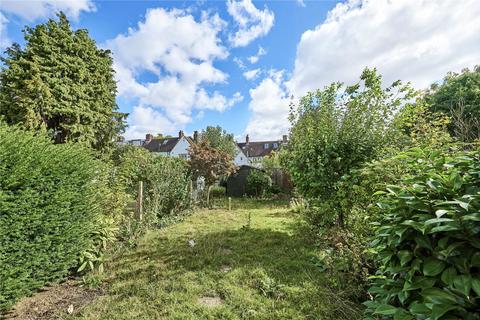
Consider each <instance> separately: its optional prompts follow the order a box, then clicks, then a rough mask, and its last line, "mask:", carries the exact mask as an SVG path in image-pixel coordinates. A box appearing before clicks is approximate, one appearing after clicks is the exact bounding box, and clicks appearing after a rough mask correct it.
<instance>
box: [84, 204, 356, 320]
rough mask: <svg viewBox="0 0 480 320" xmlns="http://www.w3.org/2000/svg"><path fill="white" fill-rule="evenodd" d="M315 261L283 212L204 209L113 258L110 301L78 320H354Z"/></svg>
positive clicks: (295, 222) (251, 207) (294, 220)
mask: <svg viewBox="0 0 480 320" xmlns="http://www.w3.org/2000/svg"><path fill="white" fill-rule="evenodd" d="M239 207H242V208H243V209H242V208H239ZM249 214H250V217H251V219H250V223H249V222H248V221H249V219H248V216H249ZM190 240H193V241H194V242H195V245H194V246H193V247H192V246H190V245H189V241H190ZM313 255H314V247H313V245H312V244H311V243H308V241H307V239H306V233H305V232H303V229H302V224H301V222H300V219H299V218H298V217H296V216H295V215H294V214H292V213H290V212H289V211H288V209H286V206H284V207H281V206H279V204H278V203H276V204H275V206H272V203H269V202H264V203H263V204H262V203H253V202H251V201H247V202H245V201H241V202H235V203H234V204H233V210H232V211H228V210H224V209H213V210H201V211H198V212H196V213H194V214H193V215H191V216H189V217H188V218H186V219H185V220H184V221H183V222H180V223H177V224H175V225H171V226H169V227H166V228H164V229H162V230H157V231H150V232H149V233H147V234H146V235H145V236H144V237H143V239H142V240H141V242H140V244H139V246H138V247H137V248H135V249H132V250H130V251H129V252H127V253H126V254H123V255H122V256H121V257H119V258H116V259H112V262H111V263H109V266H108V267H109V269H108V270H106V274H107V275H108V276H107V279H106V282H107V287H108V288H107V293H106V295H104V296H101V297H99V298H98V299H97V300H96V301H94V302H93V303H92V304H90V305H88V306H87V307H85V308H84V309H83V310H82V311H81V313H80V315H77V316H75V318H80V319H354V318H357V317H358V314H355V311H354V309H355V306H352V305H348V304H346V303H344V302H342V300H341V299H338V296H337V294H336V293H334V292H332V291H331V290H329V289H328V288H326V287H325V286H324V283H323V282H324V280H323V275H322V273H321V272H320V271H319V270H318V269H317V268H316V267H315V266H314V264H313V263H312V262H311V258H312V256H313Z"/></svg>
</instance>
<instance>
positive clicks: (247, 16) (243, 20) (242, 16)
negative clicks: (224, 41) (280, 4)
mask: <svg viewBox="0 0 480 320" xmlns="http://www.w3.org/2000/svg"><path fill="white" fill-rule="evenodd" d="M227 11H228V13H229V14H230V15H231V16H232V18H233V20H234V21H235V22H236V23H237V25H238V31H237V32H236V33H235V34H231V35H230V36H229V40H230V42H231V44H232V46H234V47H245V46H246V45H248V44H249V43H250V42H252V41H253V40H255V39H256V38H259V37H262V36H265V35H266V34H267V33H268V32H269V31H270V29H271V28H272V27H273V21H274V19H275V16H274V14H273V12H272V11H270V10H268V8H267V7H266V6H265V8H264V9H263V10H259V9H257V8H256V7H255V5H254V4H253V3H252V1H251V0H240V1H236V0H228V2H227Z"/></svg>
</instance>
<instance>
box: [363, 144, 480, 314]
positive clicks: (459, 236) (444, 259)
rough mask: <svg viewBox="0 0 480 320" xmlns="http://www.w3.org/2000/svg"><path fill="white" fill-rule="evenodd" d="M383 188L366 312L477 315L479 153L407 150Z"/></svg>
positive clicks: (479, 307)
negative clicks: (399, 170)
mask: <svg viewBox="0 0 480 320" xmlns="http://www.w3.org/2000/svg"><path fill="white" fill-rule="evenodd" d="M402 157H403V158H404V159H405V160H406V161H407V163H408V165H409V167H410V168H411V169H412V172H411V173H410V174H405V175H404V176H403V177H402V178H401V181H400V183H398V184H396V185H391V186H388V188H387V190H388V192H386V195H385V196H384V197H383V200H382V201H381V203H380V208H381V211H382V212H383V215H381V218H380V219H379V222H378V223H377V224H378V229H377V230H376V233H375V239H374V241H373V243H372V245H373V249H374V251H375V257H376V261H377V264H378V271H377V274H376V276H375V280H374V282H373V286H372V288H371V289H370V292H371V293H372V295H373V297H374V300H373V301H371V302H368V303H367V305H368V311H369V314H371V315H381V316H382V315H383V316H390V317H391V316H393V317H394V318H395V319H414V318H418V319H426V318H429V319H440V318H441V319H447V318H449V319H479V318H480V317H479V315H480V151H479V149H478V146H477V150H475V151H471V152H456V153H453V154H451V151H449V152H441V151H435V150H433V151H431V150H422V149H412V150H410V151H408V152H406V153H404V154H403V156H402Z"/></svg>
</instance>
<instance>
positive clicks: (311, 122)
mask: <svg viewBox="0 0 480 320" xmlns="http://www.w3.org/2000/svg"><path fill="white" fill-rule="evenodd" d="M360 80H361V81H360V82H359V83H357V84H355V85H352V86H349V87H346V88H345V90H344V91H343V92H341V91H340V90H341V88H342V85H341V84H339V83H333V84H331V85H330V86H328V87H326V88H325V89H324V90H317V91H316V92H315V93H308V94H307V95H306V96H305V97H303V98H302V99H301V101H300V104H299V106H298V107H297V108H296V109H293V111H292V114H291V117H290V119H291V122H292V129H291V134H290V142H289V146H288V152H287V154H286V156H285V157H283V158H282V159H283V160H284V165H285V167H286V168H287V169H288V171H289V173H290V175H291V177H292V180H293V182H294V184H295V186H296V188H297V189H298V191H299V192H300V194H301V195H303V196H304V197H306V198H309V199H322V198H329V197H330V196H331V195H332V194H333V193H334V192H335V184H336V183H337V182H338V181H339V180H340V179H341V177H342V176H343V175H345V174H348V173H349V171H350V170H352V169H354V168H357V167H359V166H361V165H362V164H363V163H365V162H367V161H370V160H373V159H375V158H376V157H378V156H379V155H380V154H381V153H382V152H383V150H385V148H386V147H388V146H389V145H391V144H392V143H394V142H395V140H396V139H398V134H397V130H396V126H395V122H394V121H393V115H394V112H395V111H398V109H399V108H400V107H401V106H402V105H403V104H405V103H406V102H407V101H408V100H409V99H411V98H412V96H413V94H414V93H413V91H412V90H411V88H410V87H409V86H408V85H402V84H401V83H400V82H399V81H397V82H395V83H393V84H392V85H391V86H390V87H387V88H386V89H383V88H382V81H381V76H379V75H377V73H376V71H375V69H374V70H369V69H365V70H364V71H363V73H362V75H361V77H360ZM342 220H343V219H342V218H341V217H340V222H341V223H342Z"/></svg>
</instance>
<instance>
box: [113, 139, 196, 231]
mask: <svg viewBox="0 0 480 320" xmlns="http://www.w3.org/2000/svg"><path fill="white" fill-rule="evenodd" d="M114 162H115V164H116V166H117V171H118V176H119V179H120V180H121V181H122V183H123V184H124V186H125V190H126V192H127V193H128V194H130V195H131V196H132V197H133V198H135V197H136V196H137V192H138V184H139V182H140V181H143V188H144V208H145V214H146V218H147V220H149V222H151V223H156V222H158V219H160V218H162V217H165V216H169V215H172V214H175V213H178V212H180V211H182V210H184V209H187V208H189V206H190V189H189V188H190V173H189V168H188V165H187V162H186V161H185V160H183V159H181V158H173V157H163V156H155V155H153V154H152V153H150V152H148V151H147V150H146V149H143V148H138V147H134V146H128V145H127V146H122V147H120V148H118V149H117V150H116V151H115V152H114Z"/></svg>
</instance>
